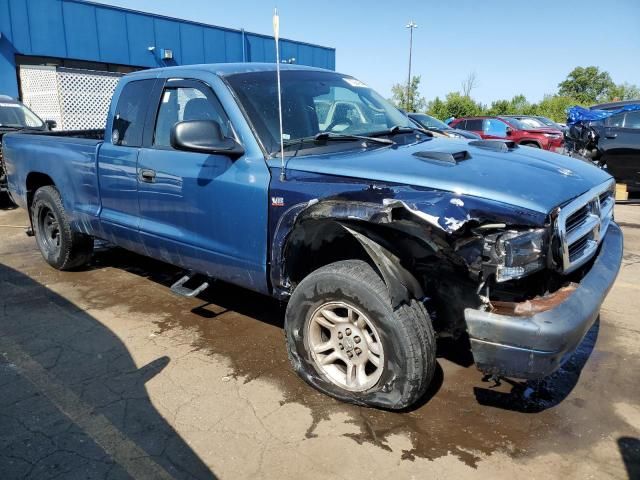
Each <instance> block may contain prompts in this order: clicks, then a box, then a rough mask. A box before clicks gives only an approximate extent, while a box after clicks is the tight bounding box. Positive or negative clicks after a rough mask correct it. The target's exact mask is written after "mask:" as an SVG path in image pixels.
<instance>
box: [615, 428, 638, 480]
mask: <svg viewBox="0 0 640 480" xmlns="http://www.w3.org/2000/svg"><path fill="white" fill-rule="evenodd" d="M618 449H619V450H620V455H621V456H622V461H623V462H624V466H625V468H626V469H627V476H628V478H629V480H638V479H640V439H638V438H634V437H620V438H619V439H618Z"/></svg>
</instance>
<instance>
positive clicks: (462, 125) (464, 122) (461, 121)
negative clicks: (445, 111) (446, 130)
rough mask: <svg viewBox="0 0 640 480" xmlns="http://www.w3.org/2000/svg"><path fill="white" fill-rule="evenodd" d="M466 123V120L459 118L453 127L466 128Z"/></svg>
mask: <svg viewBox="0 0 640 480" xmlns="http://www.w3.org/2000/svg"><path fill="white" fill-rule="evenodd" d="M466 123H467V121H466V120H460V121H459V122H458V123H456V124H455V126H454V127H453V128H459V129H460V130H466V129H467V126H466Z"/></svg>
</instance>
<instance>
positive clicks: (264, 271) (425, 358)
mask: <svg viewBox="0 0 640 480" xmlns="http://www.w3.org/2000/svg"><path fill="white" fill-rule="evenodd" d="M276 88H277V87H276V72H275V66H274V65H271V64H225V65H201V66H191V67H172V68H164V69H157V70H147V71H144V72H136V73H133V74H130V75H127V76H125V77H124V78H123V79H122V80H121V81H120V83H119V86H118V88H117V89H116V91H115V94H114V98H113V102H112V105H111V108H110V112H109V116H108V120H107V124H106V130H105V131H104V132H96V131H88V132H75V133H73V134H67V135H65V136H62V135H60V134H56V133H51V132H42V133H20V134H18V133H16V134H9V135H7V136H6V137H5V141H4V155H5V164H6V169H7V175H8V186H9V192H10V194H11V196H12V198H13V199H14V201H15V202H16V203H18V205H20V206H21V207H23V208H25V209H28V211H29V213H30V218H31V224H32V230H33V233H34V235H35V238H36V241H37V245H38V247H39V249H40V251H41V252H42V255H43V257H44V259H45V260H46V261H47V262H48V263H49V264H50V265H52V266H53V267H54V268H57V269H60V270H68V269H77V268H81V267H82V266H83V265H85V264H87V263H88V262H90V261H91V256H92V251H93V245H94V239H101V240H103V241H107V242H109V243H112V244H114V245H117V246H120V247H123V248H125V249H129V250H132V251H134V252H138V253H140V254H142V255H148V256H151V257H154V258H157V259H161V260H163V261H165V262H168V263H170V264H174V265H178V266H180V267H182V268H184V269H185V271H186V275H185V276H184V277H183V278H182V279H180V280H179V281H177V282H176V284H175V285H174V286H173V287H172V288H173V290H174V291H175V292H176V293H179V294H182V295H196V294H198V293H199V292H200V291H202V289H203V288H205V287H206V286H207V283H202V285H200V286H194V287H190V286H189V282H187V281H188V280H190V279H192V280H193V278H194V275H198V276H199V277H200V278H203V279H206V280H207V281H208V280H209V279H218V280H222V281H225V282H230V283H232V284H235V285H239V286H241V287H245V288H248V289H251V290H254V291H257V292H261V293H263V294H265V295H271V296H274V297H275V298H277V299H280V300H281V301H283V302H286V303H287V308H286V314H285V333H286V339H287V340H286V341H287V349H288V353H289V357H290V359H291V363H292V365H293V368H294V369H295V370H296V371H297V372H298V373H299V374H300V376H301V377H302V378H303V379H304V380H305V381H307V382H308V383H309V384H311V385H313V386H314V387H316V388H317V389H319V390H321V391H322V392H325V393H327V394H329V395H332V396H334V397H336V398H338V399H341V400H344V401H349V402H353V403H357V404H360V405H369V406H376V407H382V408H387V409H402V408H406V407H408V406H410V405H412V404H413V403H415V402H416V401H418V400H419V399H420V397H421V396H422V395H423V394H424V393H425V391H426V389H427V387H428V385H429V383H430V382H431V380H432V377H433V375H434V370H435V366H436V340H437V338H438V337H447V336H448V337H455V338H460V337H462V338H467V339H468V340H469V344H470V348H471V351H472V353H473V356H474V359H475V362H476V365H477V366H478V368H479V369H480V370H481V371H482V372H485V373H486V374H490V375H495V376H508V377H513V378H519V379H537V378H541V377H544V376H546V375H548V374H550V373H551V372H553V371H554V370H556V369H557V368H558V367H559V366H560V365H561V364H562V362H563V361H565V360H566V359H567V358H568V356H570V355H571V353H572V352H573V351H574V350H575V349H576V348H577V346H578V345H579V343H580V342H581V341H582V339H583V337H584V335H585V334H586V332H587V331H588V330H589V329H590V328H591V326H592V325H593V323H594V321H595V320H596V318H597V316H598V313H599V310H600V306H601V304H602V302H603V300H604V298H605V296H606V294H607V292H608V291H609V289H610V288H611V286H612V284H613V282H614V280H615V277H616V275H617V272H618V269H619V266H620V262H621V257H622V246H623V242H622V234H621V231H620V229H619V227H618V226H617V225H616V224H615V223H614V221H613V206H614V195H613V189H614V183H613V181H612V179H611V177H610V176H609V175H608V174H607V173H606V172H604V171H602V170H600V169H598V168H596V167H594V166H592V165H589V164H587V163H585V162H582V161H579V160H575V159H572V158H569V157H564V156H560V155H556V154H553V153H549V152H544V151H540V150H537V149H532V148H526V147H519V146H518V145H516V144H514V143H513V142H509V141H490V140H475V141H468V140H458V139H442V138H433V137H432V136H431V134H430V133H429V132H427V131H424V130H421V129H419V128H417V127H416V126H415V124H413V123H412V122H411V121H410V120H409V119H408V118H407V117H406V116H404V115H403V114H402V113H401V112H399V111H398V110H397V109H396V108H394V107H393V106H392V105H391V104H389V103H388V102H387V101H385V100H384V99H383V98H382V97H381V96H380V95H378V94H377V93H376V92H374V91H373V90H372V89H370V88H369V87H367V86H366V85H365V84H364V83H362V82H361V81H359V80H357V79H355V78H353V77H350V76H348V75H342V74H339V73H335V72H330V71H324V70H320V69H313V68H306V67H297V66H290V65H287V66H283V67H282V115H283V130H282V142H283V152H284V155H281V153H280V151H281V150H280V149H281V146H280V141H281V136H280V128H279V119H278V101H277V98H278V96H277V90H276ZM98 137H100V138H98ZM102 137H103V138H102ZM193 281H195V280H193ZM185 282H186V283H185ZM462 343H464V342H462Z"/></svg>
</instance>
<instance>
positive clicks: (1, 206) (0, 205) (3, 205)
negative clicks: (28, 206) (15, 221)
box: [0, 192, 18, 210]
mask: <svg viewBox="0 0 640 480" xmlns="http://www.w3.org/2000/svg"><path fill="white" fill-rule="evenodd" d="M15 208H18V207H17V205H16V204H15V203H13V202H12V201H11V199H10V198H9V195H7V194H6V193H3V192H0V210H13V209H15Z"/></svg>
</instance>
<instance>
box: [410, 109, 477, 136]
mask: <svg viewBox="0 0 640 480" xmlns="http://www.w3.org/2000/svg"><path fill="white" fill-rule="evenodd" d="M407 116H408V117H409V118H410V119H411V120H413V121H414V122H415V123H416V124H417V125H418V126H419V127H422V128H424V129H425V130H429V131H431V132H437V133H441V134H442V135H445V136H447V137H452V138H467V139H469V140H480V135H478V134H476V133H473V132H468V131H466V130H459V129H457V128H451V127H450V126H449V125H447V124H446V123H444V122H441V121H440V120H438V119H437V118H434V117H432V116H431V115H427V114H426V113H413V112H411V113H407Z"/></svg>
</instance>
